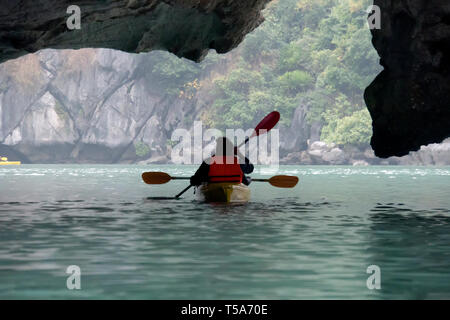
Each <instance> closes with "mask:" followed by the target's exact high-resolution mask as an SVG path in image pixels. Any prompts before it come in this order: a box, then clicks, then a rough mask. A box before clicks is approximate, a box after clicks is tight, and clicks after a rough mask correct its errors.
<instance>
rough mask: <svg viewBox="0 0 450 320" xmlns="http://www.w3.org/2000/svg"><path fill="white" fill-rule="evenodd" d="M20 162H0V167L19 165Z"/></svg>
mask: <svg viewBox="0 0 450 320" xmlns="http://www.w3.org/2000/svg"><path fill="white" fill-rule="evenodd" d="M19 164H21V162H20V161H0V166H8V165H19Z"/></svg>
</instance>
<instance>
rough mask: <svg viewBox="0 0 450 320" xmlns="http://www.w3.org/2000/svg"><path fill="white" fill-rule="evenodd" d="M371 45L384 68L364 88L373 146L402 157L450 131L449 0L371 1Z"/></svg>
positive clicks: (382, 152)
mask: <svg viewBox="0 0 450 320" xmlns="http://www.w3.org/2000/svg"><path fill="white" fill-rule="evenodd" d="M374 4H376V5H378V6H379V7H380V8H381V13H382V17H381V29H380V30H376V29H374V30H372V34H373V44H374V46H375V48H376V49H377V51H378V53H379V55H380V57H381V64H382V65H383V67H384V68H385V69H384V71H383V72H381V73H380V75H379V76H378V77H377V78H376V79H375V81H374V82H373V83H372V84H371V85H370V86H369V87H368V88H367V90H366V93H365V100H366V103H367V106H368V109H369V111H370V114H371V116H372V119H373V137H372V142H371V144H372V147H373V149H374V150H375V154H376V155H377V156H379V157H389V156H394V155H395V156H403V155H405V154H408V152H409V151H414V150H418V149H419V148H420V147H421V146H422V145H426V144H429V143H433V142H441V141H442V140H443V139H445V138H446V137H449V136H450V107H449V106H450V95H449V94H448V93H449V92H450V2H449V1H448V0H433V1H429V0H411V1H397V0H374Z"/></svg>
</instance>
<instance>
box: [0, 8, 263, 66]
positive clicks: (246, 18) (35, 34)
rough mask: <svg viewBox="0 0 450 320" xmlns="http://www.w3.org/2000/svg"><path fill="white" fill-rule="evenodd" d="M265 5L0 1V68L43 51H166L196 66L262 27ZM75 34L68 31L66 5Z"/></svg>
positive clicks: (231, 47)
mask: <svg viewBox="0 0 450 320" xmlns="http://www.w3.org/2000/svg"><path fill="white" fill-rule="evenodd" d="M267 2H269V0H246V1H241V0H232V1H224V0H206V1H205V0H119V1H117V0H115V1H113V0H104V1H95V0H90V1H88V0H85V1H78V2H74V1H71V0H46V1H35V0H15V1H11V0H0V62H3V61H6V60H8V59H13V58H17V57H20V56H22V55H24V54H27V53H30V52H35V51H38V50H40V49H44V48H54V49H65V48H68V49H79V48H88V47H89V48H112V49H118V50H122V51H127V52H134V53H137V52H145V51H151V50H155V49H161V50H167V51H170V52H172V53H174V54H176V55H177V56H179V57H185V58H188V59H191V60H194V61H199V60H201V59H202V58H203V57H204V56H205V55H206V53H207V52H208V50H209V49H216V50H217V52H219V53H224V52H228V51H230V50H231V49H233V48H235V47H236V46H237V45H238V44H239V43H240V42H241V41H242V39H243V38H244V36H245V35H246V34H247V33H249V32H250V31H252V30H253V29H254V28H256V27H257V26H258V25H259V24H260V23H261V22H262V21H263V17H262V15H261V10H262V9H263V8H264V6H265V5H266V3H267ZM74 4H76V5H78V6H79V7H80V9H81V29H79V30H76V29H75V30H69V29H68V27H67V24H66V22H67V19H68V18H69V17H70V16H71V14H70V13H69V14H68V13H67V11H68V10H67V9H68V7H69V6H71V5H74Z"/></svg>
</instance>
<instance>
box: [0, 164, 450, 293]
mask: <svg viewBox="0 0 450 320" xmlns="http://www.w3.org/2000/svg"><path fill="white" fill-rule="evenodd" d="M194 170H195V168H194V167H177V166H154V167H150V168H149V167H148V166H146V167H144V166H63V165H60V166H57V165H54V166H23V167H21V168H15V169H0V176H1V177H0V178H1V179H2V182H4V183H2V185H1V186H0V188H1V190H0V191H1V192H0V298H33V299H35V298H59V299H60V298H67V299H71V298H119V299H121V298H131V299H191V298H193V299H266V298H267V299H280V298H283V299H303V298H312V299H316V298H330V299H335V298H349V299H361V298H362V299H380V298H388V299H404V298H427V299H428V298H432V299H434V298H449V294H450V276H449V270H450V251H449V250H448V244H449V243H450V221H449V220H450V211H449V208H450V199H449V197H448V191H449V180H448V176H449V175H450V168H448V167H443V168H407V167H370V168H353V167H299V166H286V167H282V168H281V169H280V171H279V174H295V175H298V176H300V183H299V185H298V187H297V188H295V189H276V188H273V187H271V186H270V185H268V184H264V183H260V184H258V183H253V184H252V185H251V190H252V201H251V202H250V203H248V204H244V205H233V206H229V205H212V204H206V203H201V202H197V201H196V200H195V196H194V194H193V192H189V193H187V194H185V195H184V196H183V198H182V199H178V200H175V199H171V200H169V199H167V200H162V199H161V200H158V199H155V198H154V197H167V196H172V195H174V194H177V193H178V192H179V191H180V190H182V189H183V188H184V187H185V183H184V182H181V181H174V182H171V183H168V184H166V185H161V186H148V185H145V184H144V183H142V182H141V181H140V175H141V173H142V171H165V172H168V173H169V174H171V175H174V176H176V175H181V176H189V175H190V174H192V173H193V172H194ZM263 173H264V168H263V169H261V170H259V171H258V172H257V175H259V176H261V175H263ZM255 177H256V176H255ZM6 186H7V187H6ZM149 197H150V198H151V199H149ZM372 264H375V265H378V266H379V267H380V268H381V277H382V278H381V281H382V283H381V286H382V289H381V290H379V291H378V290H374V291H372V290H369V289H367V287H366V280H367V277H368V276H369V275H368V274H367V273H366V269H367V267H368V266H369V265H372ZM69 265H78V266H80V268H81V273H82V290H80V291H69V290H67V289H66V279H67V276H68V275H67V274H66V273H65V271H66V268H67V266H69Z"/></svg>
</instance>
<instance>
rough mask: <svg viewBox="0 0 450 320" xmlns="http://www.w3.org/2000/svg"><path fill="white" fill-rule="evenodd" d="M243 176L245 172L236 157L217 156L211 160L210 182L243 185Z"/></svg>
mask: <svg viewBox="0 0 450 320" xmlns="http://www.w3.org/2000/svg"><path fill="white" fill-rule="evenodd" d="M227 160H228V161H227ZM242 176H243V172H242V170H241V166H240V165H239V163H238V159H237V158H236V157H223V156H220V157H219V156H215V157H213V158H212V159H211V164H210V165H209V173H208V177H209V182H236V183H242Z"/></svg>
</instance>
